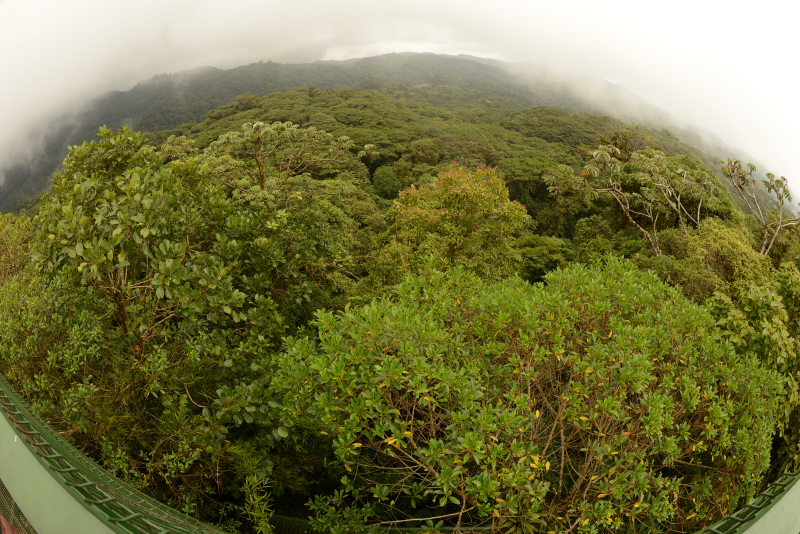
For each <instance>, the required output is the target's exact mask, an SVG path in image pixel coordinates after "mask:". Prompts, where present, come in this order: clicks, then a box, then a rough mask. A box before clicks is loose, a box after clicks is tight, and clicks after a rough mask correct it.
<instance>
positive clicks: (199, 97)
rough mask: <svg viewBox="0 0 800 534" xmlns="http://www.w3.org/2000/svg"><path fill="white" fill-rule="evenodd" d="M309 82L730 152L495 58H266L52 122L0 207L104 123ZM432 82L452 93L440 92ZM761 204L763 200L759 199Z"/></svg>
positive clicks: (174, 123) (156, 127) (164, 79)
mask: <svg viewBox="0 0 800 534" xmlns="http://www.w3.org/2000/svg"><path fill="white" fill-rule="evenodd" d="M310 85H314V86H316V87H318V88H320V89H321V90H324V89H327V88H330V89H343V88H347V87H357V88H360V89H371V90H377V91H380V92H386V91H396V89H397V87H396V86H398V85H399V86H405V87H404V95H403V97H404V98H407V99H411V100H417V101H422V102H428V103H431V104H433V105H437V106H452V105H453V104H454V102H453V95H460V96H459V98H462V99H464V100H465V101H469V102H470V104H469V106H470V107H473V106H478V107H480V108H484V109H499V108H506V109H508V110H512V109H515V110H522V109H527V108H531V107H534V106H551V107H555V108H559V109H562V110H565V111H570V112H575V111H589V112H600V113H603V114H609V115H611V116H621V117H625V118H626V119H628V120H630V119H631V110H634V109H635V110H637V111H636V112H635V113H634V116H635V117H636V120H637V122H639V123H640V124H645V125H646V126H648V127H650V128H654V129H656V130H660V129H663V128H668V129H669V130H671V131H673V132H676V135H679V136H680V137H681V138H682V139H684V140H685V141H686V142H687V143H688V144H687V145H685V146H683V147H682V148H681V150H687V149H688V150H692V155H693V156H695V157H700V158H701V159H704V160H705V161H704V163H706V166H708V167H714V165H713V164H715V163H716V160H717V159H718V158H719V157H723V156H725V157H727V152H726V151H724V150H723V149H722V148H721V147H719V146H716V145H714V144H709V143H708V142H707V141H705V139H704V138H703V136H700V135H698V134H697V133H694V132H690V131H686V130H683V129H681V128H678V127H676V125H674V124H671V123H670V120H669V117H668V116H667V115H666V114H664V113H663V112H661V111H659V110H655V109H653V108H652V107H649V106H648V105H647V104H646V103H643V102H642V101H641V100H639V99H637V98H636V97H634V96H632V95H630V94H628V93H626V92H625V91H624V90H623V89H621V88H619V87H616V86H613V85H610V84H604V85H602V87H600V88H599V89H597V88H593V89H592V90H591V91H588V90H587V89H586V87H584V86H589V85H591V84H589V83H588V82H587V80H578V79H566V78H564V79H562V78H560V77H558V76H556V77H553V76H552V75H551V74H546V73H543V72H539V71H536V70H534V71H532V72H531V71H530V70H528V69H526V68H524V67H523V66H519V65H514V66H512V65H507V64H504V63H503V62H500V61H494V60H485V59H481V58H474V57H471V56H457V57H456V56H446V55H434V54H388V55H383V56H376V57H369V58H363V59H357V60H349V61H325V62H323V61H320V62H315V63H307V64H280V63H273V62H271V61H267V62H259V63H253V64H250V65H246V66H242V67H238V68H234V69H228V70H223V69H218V68H213V67H206V68H199V69H194V70H190V71H184V72H179V73H174V74H163V75H159V76H155V77H153V78H152V79H150V80H147V81H143V82H141V83H139V84H138V85H136V86H135V87H134V88H132V89H131V90H129V91H112V92H109V93H107V94H105V95H102V96H100V97H98V98H96V99H94V100H92V101H90V102H87V103H86V104H85V105H84V106H82V107H81V108H80V109H78V110H73V111H70V112H69V113H67V114H65V115H64V116H62V117H59V118H56V119H54V120H53V121H52V122H51V123H49V124H47V125H46V126H44V127H43V128H42V132H41V134H40V137H41V138H42V143H41V145H42V146H41V148H34V149H33V151H34V152H35V154H34V155H33V157H30V158H26V159H25V161H18V162H14V161H13V159H12V160H9V161H10V164H9V165H7V166H6V168H3V169H0V171H2V176H3V183H2V184H0V212H4V213H8V212H11V211H18V210H19V209H25V208H27V207H30V201H31V199H32V198H33V197H35V196H36V195H38V194H39V193H40V192H41V191H43V190H44V189H46V188H47V187H48V186H49V184H50V181H51V178H52V175H53V173H54V172H56V171H58V170H59V169H60V168H61V165H62V162H63V159H64V157H66V155H67V146H70V145H75V144H80V143H82V142H83V141H89V140H91V139H93V138H94V135H95V133H96V132H97V130H98V129H99V128H100V127H102V126H106V127H108V128H112V129H117V128H121V127H122V126H124V125H128V126H129V127H131V128H133V129H136V130H138V131H143V132H149V133H155V132H159V131H163V130H169V129H172V128H176V127H178V126H180V125H183V124H191V123H198V122H201V121H202V120H203V118H204V116H205V114H206V113H207V112H209V111H211V110H214V109H216V108H218V107H220V106H222V105H225V104H228V103H230V102H233V101H234V98H235V97H237V96H239V95H244V94H254V95H266V94H269V93H273V92H279V91H287V90H290V89H292V88H295V87H299V86H310ZM592 87H593V86H592ZM431 88H439V89H444V88H447V89H449V91H447V92H446V93H447V94H446V95H442V94H440V92H437V91H430V90H429V89H431ZM487 95H489V96H490V98H487ZM676 141H677V139H676ZM689 147H691V148H689ZM706 153H708V154H709V155H706ZM714 168H715V167H714ZM731 187H732V186H731ZM731 191H733V189H731ZM762 201H766V202H769V200H768V199H767V198H766V197H765V198H764V199H762Z"/></svg>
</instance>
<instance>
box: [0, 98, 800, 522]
mask: <svg viewBox="0 0 800 534" xmlns="http://www.w3.org/2000/svg"><path fill="white" fill-rule="evenodd" d="M426 90H427V91H429V92H430V93H431V94H432V95H434V96H437V98H440V99H444V100H447V99H446V98H445V96H446V95H444V93H445V92H444V91H443V90H439V92H438V93H437V89H436V88H426ZM396 93H397V94H396V95H394V96H392V95H391V94H387V93H381V92H377V91H372V90H354V89H343V90H338V91H335V90H319V89H317V88H316V87H303V88H300V89H296V90H293V91H288V92H284V93H273V94H270V95H268V96H265V97H259V96H255V95H248V94H245V95H240V97H239V98H236V99H235V101H233V102H232V103H231V104H229V105H226V106H223V107H222V108H219V109H217V110H215V111H213V112H210V113H208V114H207V116H206V119H205V120H204V122H202V123H199V124H192V125H187V126H185V127H181V128H179V129H177V130H174V131H167V132H161V133H159V134H155V135H150V136H146V135H144V134H142V133H140V132H135V131H132V130H130V129H128V128H123V129H120V130H117V131H113V130H110V129H106V128H103V129H101V130H100V132H99V134H98V138H97V139H96V140H95V141H93V142H91V143H83V144H82V145H78V146H74V147H72V148H71V149H70V153H69V156H68V158H67V159H66V161H65V164H64V168H63V170H62V171H61V172H59V173H58V174H57V175H56V176H55V178H54V180H53V185H52V188H51V189H50V190H49V191H48V192H47V193H46V194H45V195H43V196H42V198H41V200H40V203H39V204H38V206H37V208H36V210H34V211H35V212H36V214H35V215H34V216H33V217H28V216H25V215H18V216H10V215H9V216H4V217H3V218H2V220H0V229H1V230H2V231H0V260H2V263H1V265H2V269H0V372H2V373H3V375H4V376H6V377H7V378H8V379H9V380H10V381H11V382H12V383H13V384H14V385H15V387H17V388H18V389H19V390H20V391H21V392H22V393H23V394H24V395H25V396H26V398H27V399H28V400H29V402H30V403H31V405H32V406H33V407H34V408H35V410H36V411H37V412H38V413H40V414H41V415H42V416H43V417H44V418H45V419H46V420H47V421H48V422H49V423H50V424H51V425H52V426H54V427H55V428H56V429H57V430H58V431H59V432H61V433H62V434H63V435H64V436H66V437H67V438H68V439H69V440H70V441H72V442H73V443H75V444H76V445H77V446H79V447H80V448H81V449H82V450H83V451H85V452H86V454H88V455H89V456H91V457H93V458H94V459H96V460H97V461H98V462H100V463H101V464H102V465H103V466H104V467H106V468H107V469H109V470H110V471H111V472H113V473H114V474H116V475H117V476H120V477H124V478H126V479H127V480H128V481H130V482H131V483H132V484H134V485H135V486H136V487H138V488H140V489H141V490H142V491H145V492H147V493H149V494H150V495H152V496H154V497H156V498H157V499H159V500H161V501H163V502H165V503H167V504H169V505H170V506H173V507H174V508H176V509H179V510H182V511H184V512H185V513H188V514H191V515H194V516H196V517H199V518H202V519H203V520H205V521H208V522H212V523H214V524H216V525H219V526H220V527H222V528H224V529H227V530H229V531H232V532H271V528H272V527H271V525H270V523H269V519H270V517H271V516H272V514H273V513H275V512H279V513H282V514H286V515H293V516H298V517H303V518H306V517H307V518H310V519H311V521H312V525H313V526H314V528H316V529H317V530H319V531H321V532H332V533H345V532H348V533H349V532H379V531H380V532H383V531H385V529H386V528H388V527H389V526H394V527H406V526H407V527H413V528H415V529H417V530H418V531H419V532H435V531H437V530H438V529H443V528H448V529H455V531H468V530H470V529H473V528H485V529H489V531H498V532H503V533H509V534H511V533H521V534H522V533H529V532H539V531H545V532H547V531H558V532H560V531H572V532H604V531H631V530H636V529H643V530H656V531H664V532H692V531H696V530H698V529H699V528H702V527H703V526H705V525H708V524H711V523H713V522H715V521H717V520H719V519H721V518H722V517H723V516H724V515H726V514H728V513H730V512H732V511H734V510H736V509H738V508H740V507H741V506H742V505H743V504H744V503H746V502H748V501H749V500H750V499H752V498H753V496H754V495H755V494H757V493H758V492H759V491H760V490H761V489H762V488H763V487H764V484H765V483H767V482H769V481H770V480H771V478H773V477H774V476H776V475H777V474H779V473H780V472H782V471H784V470H786V469H791V468H797V467H798V466H800V457H798V450H799V449H800V435H799V434H798V432H797V430H796V429H797V428H800V408H798V405H800V399H798V389H799V388H798V381H799V380H800V376H799V375H798V371H799V370H800V369H799V367H800V363H799V362H798V358H797V352H798V335H800V331H799V330H798V328H800V327H799V326H798V320H797V318H798V317H800V271H798V267H799V266H800V257H799V256H798V254H799V253H800V236H798V233H797V229H796V227H795V226H793V225H791V224H784V223H785V222H786V221H792V220H793V219H792V217H791V214H789V213H788V212H786V213H782V212H777V211H772V212H769V210H768V209H767V208H766V205H764V204H760V206H761V207H762V208H763V209H762V217H761V218H759V217H758V213H755V214H754V213H753V212H748V211H742V210H741V209H740V208H739V205H738V204H737V203H736V202H734V198H733V197H732V195H731V192H730V190H729V189H728V187H727V186H725V185H724V184H723V181H722V180H721V178H720V177H722V178H724V177H725V174H726V173H728V174H730V173H738V174H736V177H738V179H739V182H738V183H739V187H741V188H742V189H743V190H744V191H745V193H748V191H751V190H752V191H755V187H756V186H757V185H758V183H757V182H754V181H752V180H750V181H747V180H749V177H750V176H752V175H747V176H745V172H744V171H743V170H742V169H743V168H744V167H742V166H736V164H734V163H733V162H728V163H727V164H724V163H722V164H721V166H720V164H716V163H712V164H709V163H708V162H706V161H703V160H701V159H699V158H696V157H693V156H692V153H691V150H689V149H687V150H686V151H685V152H679V151H676V150H675V146H676V145H675V140H674V139H667V138H666V137H663V136H661V137H660V136H659V134H658V132H652V131H648V130H646V129H643V128H639V127H635V126H631V125H625V124H622V123H619V122H618V121H615V120H613V119H611V118H608V117H603V116H595V115H591V114H588V113H569V112H566V111H563V110H559V109H555V108H550V107H532V108H529V109H522V110H519V109H515V110H508V109H506V110H501V109H484V108H478V107H477V106H476V107H472V108H469V107H466V106H464V102H469V100H468V99H466V97H464V95H456V96H458V98H455V97H453V98H452V99H455V100H457V101H458V102H459V104H458V106H461V107H456V106H454V105H450V106H448V105H435V104H434V103H429V102H420V101H415V100H411V99H408V98H404V97H402V91H401V90H400V88H397V91H396ZM431 101H432V102H438V101H437V100H436V99H434V98H433V96H431ZM732 166H733V167H732ZM776 180H777V179H775V178H774V177H773V182H772V186H770V185H769V183H767V184H766V186H767V187H766V190H767V192H772V193H777V194H778V195H784V190H783V189H782V188H781V184H780V183H779V181H776ZM748 187H749V188H751V189H747V188H748ZM754 195H755V196H749V197H747V198H749V199H750V201H751V202H755V201H756V200H755V199H757V198H760V197H758V196H757V195H756V194H755V193H754ZM782 198H783V200H780V202H784V201H786V200H787V198H786V197H785V196H784V197H782ZM765 229H766V232H767V236H768V245H769V246H764V232H765Z"/></svg>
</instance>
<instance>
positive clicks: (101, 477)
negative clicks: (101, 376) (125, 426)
mask: <svg viewBox="0 0 800 534" xmlns="http://www.w3.org/2000/svg"><path fill="white" fill-rule="evenodd" d="M0 413H2V417H3V419H5V423H7V424H0V480H1V481H2V482H3V484H4V487H5V488H7V489H6V493H9V494H10V495H13V496H14V501H15V502H16V506H17V507H18V509H19V510H21V511H22V512H23V513H25V514H26V516H27V521H29V522H30V524H31V525H32V526H33V527H34V528H35V529H36V532H38V534H49V533H63V532H81V533H93V532H97V533H109V532H112V533H125V534H168V533H174V534H200V533H209V534H217V533H220V534H221V533H222V532H223V531H222V530H219V529H217V528H215V527H213V526H210V525H206V524H203V523H201V522H199V521H197V520H195V519H192V518H191V517H188V516H185V515H183V514H181V513H179V512H177V511H175V510H173V509H172V508H169V507H167V506H165V505H163V504H161V503H159V502H158V501H156V500H154V499H151V498H150V497H147V496H145V495H144V494H142V493H141V492H139V491H137V490H136V489H134V488H133V487H132V486H130V485H129V484H127V483H126V482H124V481H122V480H119V479H118V478H116V477H114V476H112V475H111V474H109V473H108V472H107V471H106V470H104V469H103V468H101V467H100V466H98V465H97V464H96V463H94V462H93V461H92V460H90V459H89V458H87V457H86V456H85V455H84V454H82V453H81V452H80V451H78V450H77V449H76V448H75V447H74V446H72V445H71V444H70V443H68V442H67V441H66V440H64V439H63V438H62V437H61V436H59V435H58V434H57V433H56V432H54V431H53V430H52V429H51V428H50V427H48V426H47V425H46V424H45V423H44V422H43V421H42V420H41V419H39V418H38V417H37V416H36V415H35V414H33V413H31V412H30V411H29V410H28V409H27V408H26V407H25V404H24V402H23V401H22V400H21V399H20V398H19V396H18V395H17V394H16V393H15V392H14V390H13V389H12V388H11V386H10V385H9V384H8V382H6V380H5V378H3V377H0ZM6 507H8V505H6ZM17 528H19V527H17Z"/></svg>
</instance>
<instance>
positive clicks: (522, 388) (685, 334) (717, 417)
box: [274, 258, 781, 533]
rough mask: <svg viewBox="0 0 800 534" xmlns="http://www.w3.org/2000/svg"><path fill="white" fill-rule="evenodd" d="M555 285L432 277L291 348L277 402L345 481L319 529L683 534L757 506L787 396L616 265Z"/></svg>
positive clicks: (318, 502) (680, 308)
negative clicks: (427, 523)
mask: <svg viewBox="0 0 800 534" xmlns="http://www.w3.org/2000/svg"><path fill="white" fill-rule="evenodd" d="M546 280H547V286H541V285H538V286H533V287H531V286H529V285H528V284H526V283H524V282H522V281H521V280H520V279H518V278H511V279H507V280H504V281H502V282H498V283H487V282H483V281H481V280H480V279H479V278H478V277H477V276H475V275H474V274H470V273H468V272H467V271H466V270H464V269H462V268H455V269H452V270H449V271H445V272H439V271H437V270H436V269H435V268H434V267H433V266H431V265H429V266H428V268H427V270H426V271H424V272H422V273H421V274H419V275H415V276H411V277H409V278H407V279H406V281H405V282H403V283H401V284H399V285H398V286H397V287H396V290H395V294H394V295H393V296H391V297H386V298H383V299H381V300H376V301H373V303H372V304H370V305H368V306H364V307H362V308H359V309H348V310H345V311H344V312H342V313H339V314H333V313H328V312H319V313H318V316H317V320H316V322H315V325H316V327H317V329H318V339H317V340H312V339H309V338H288V339H287V341H286V353H285V355H284V356H283V357H282V359H281V362H280V365H279V367H280V369H281V371H280V375H281V376H280V379H279V380H276V381H275V382H274V384H276V385H277V384H280V387H281V388H282V391H283V392H284V396H285V398H286V401H285V402H286V408H287V410H288V411H289V412H291V413H292V414H293V416H294V417H295V419H296V423H295V424H296V425H298V426H302V427H303V428H316V429H317V431H318V432H319V435H320V438H321V439H323V440H327V441H328V443H329V444H330V446H331V447H332V449H333V451H334V452H335V455H336V457H337V458H338V460H339V462H340V465H341V466H342V471H341V473H342V479H341V488H340V490H338V491H337V492H336V493H335V494H333V495H327V496H319V497H317V498H316V499H315V501H314V502H313V508H314V509H315V510H316V519H315V527H316V528H318V529H319V530H321V531H323V532H334V533H344V532H363V531H365V530H369V529H370V527H369V526H370V525H372V526H384V527H385V526H387V525H398V524H400V525H402V524H404V523H405V524H411V525H419V521H424V520H426V519H428V518H431V521H433V523H435V522H437V521H444V522H447V523H448V524H452V525H461V526H464V525H468V524H473V525H474V524H486V523H489V522H491V524H493V525H495V526H499V527H502V528H503V532H506V531H508V532H534V531H535V532H538V531H540V530H553V531H566V530H572V531H573V532H592V531H597V530H625V529H627V528H630V527H633V528H638V527H642V528H649V529H655V530H669V531H679V532H686V531H692V530H695V529H697V528H698V527H699V526H700V525H702V524H706V523H709V522H711V521H714V520H716V519H718V518H720V516H722V515H723V514H725V513H727V512H730V511H732V510H735V509H736V508H738V507H739V506H741V505H742V504H743V503H744V502H747V501H748V500H749V499H751V498H752V497H753V495H754V494H755V492H756V491H757V489H758V487H759V483H760V480H761V474H762V473H763V472H764V471H765V470H766V469H767V467H768V465H769V450H770V439H771V434H772V431H773V429H774V426H775V422H776V417H777V416H776V407H777V402H778V400H777V395H778V393H779V391H780V390H781V385H780V378H779V377H778V376H776V375H775V374H774V373H772V372H770V371H768V370H766V369H764V368H762V367H761V366H760V365H759V364H758V362H757V361H756V360H755V359H754V358H753V357H752V356H749V355H747V354H745V355H737V354H736V352H734V351H733V350H732V348H731V346H730V345H728V344H726V343H724V342H721V341H719V340H718V338H717V337H716V336H715V327H714V323H713V319H712V318H711V316H710V314H709V312H708V311H707V310H706V309H705V308H702V307H699V306H697V305H695V304H693V303H691V302H690V301H688V300H687V299H686V298H685V297H683V296H682V295H681V294H680V293H679V292H678V291H677V290H675V289H673V288H670V287H668V286H666V285H665V284H664V283H662V282H660V281H659V280H658V279H657V278H656V277H655V276H654V275H653V274H651V273H646V272H640V271H638V270H637V269H636V268H635V267H634V266H632V265H631V264H630V263H627V262H625V261H623V260H618V259H613V258H609V259H608V262H607V264H606V265H605V266H601V267H595V268H588V267H584V266H580V265H574V266H571V267H569V268H568V269H566V270H563V271H555V272H552V273H550V274H548V275H547V276H546ZM414 521H417V522H416V523H415V522H414ZM440 524H441V523H440ZM370 531H373V530H370Z"/></svg>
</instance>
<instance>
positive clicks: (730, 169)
mask: <svg viewBox="0 0 800 534" xmlns="http://www.w3.org/2000/svg"><path fill="white" fill-rule="evenodd" d="M720 163H724V162H723V161H722V160H720ZM747 169H748V170H746V171H745V170H744V165H743V164H742V162H741V161H739V160H738V159H731V158H728V164H727V165H723V167H722V172H723V173H724V174H725V176H726V177H727V178H728V179H729V180H730V181H731V183H733V186H734V187H735V188H736V191H738V193H739V196H740V197H742V200H744V202H745V203H746V204H747V207H748V208H749V209H750V212H751V213H752V214H753V215H754V216H755V217H756V219H758V222H759V224H760V225H761V228H762V229H763V231H764V236H763V238H762V240H761V254H763V255H764V256H767V255H769V252H770V250H772V246H773V245H774V244H775V238H777V237H778V234H779V233H780V231H781V230H782V229H783V228H788V227H792V226H797V225H799V224H800V217H791V216H790V213H789V212H788V211H786V210H785V209H784V204H785V203H786V202H791V201H792V194H791V192H790V191H789V185H788V182H787V181H786V178H784V177H783V176H781V177H780V178H775V175H774V174H772V173H767V179H766V180H762V181H761V183H762V184H764V188H765V189H766V190H767V193H772V194H774V195H775V199H776V200H777V202H778V208H777V209H776V210H773V211H770V212H765V211H764V209H763V208H762V207H761V202H760V201H759V200H758V192H759V187H758V183H757V182H756V179H755V178H754V177H753V173H755V172H756V166H755V165H753V164H752V163H748V164H747Z"/></svg>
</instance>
